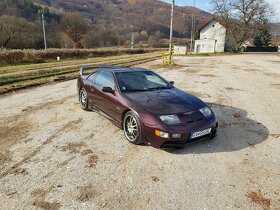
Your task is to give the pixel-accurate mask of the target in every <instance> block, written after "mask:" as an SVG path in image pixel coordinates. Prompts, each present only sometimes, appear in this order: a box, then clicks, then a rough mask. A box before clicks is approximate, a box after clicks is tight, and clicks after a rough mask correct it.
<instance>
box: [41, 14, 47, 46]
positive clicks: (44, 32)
mask: <svg viewBox="0 0 280 210" xmlns="http://www.w3.org/2000/svg"><path fill="white" fill-rule="evenodd" d="M42 25H43V34H44V44H45V50H46V49H47V38H46V30H45V17H44V14H42Z"/></svg>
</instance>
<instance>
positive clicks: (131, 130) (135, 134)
mask: <svg viewBox="0 0 280 210" xmlns="http://www.w3.org/2000/svg"><path fill="white" fill-rule="evenodd" d="M123 131H124V135H125V137H126V138H127V140H128V141H129V142H130V143H132V144H137V145H139V144H143V143H144V138H143V132H142V127H141V123H140V120H139V118H138V116H137V115H136V114H135V113H134V112H132V111H129V112H127V113H126V114H125V116H124V118H123Z"/></svg>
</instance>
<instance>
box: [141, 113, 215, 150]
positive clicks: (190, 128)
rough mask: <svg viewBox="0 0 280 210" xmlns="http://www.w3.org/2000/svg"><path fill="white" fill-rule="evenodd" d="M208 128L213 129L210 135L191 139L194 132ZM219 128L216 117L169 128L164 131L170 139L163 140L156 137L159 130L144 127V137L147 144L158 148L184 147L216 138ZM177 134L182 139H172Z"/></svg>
mask: <svg viewBox="0 0 280 210" xmlns="http://www.w3.org/2000/svg"><path fill="white" fill-rule="evenodd" d="M208 128H211V133H210V134H207V135H205V136H201V137H197V138H194V139H191V134H192V133H193V132H196V131H202V130H205V129H208ZM217 128H218V123H217V121H216V118H215V116H213V117H211V118H209V119H205V120H203V121H201V122H199V123H196V124H192V125H181V126H173V127H167V129H166V130H163V131H164V132H167V133H169V138H162V137H159V136H156V135H155V130H156V129H157V128H154V127H149V126H145V125H144V135H145V137H146V140H147V143H148V144H149V145H151V146H154V147H156V148H165V147H183V146H184V145H186V144H188V143H192V142H197V141H202V140H206V139H211V138H214V137H215V136H216V134H217ZM175 133H180V134H181V135H182V137H181V138H180V139H173V138H171V136H172V134H175Z"/></svg>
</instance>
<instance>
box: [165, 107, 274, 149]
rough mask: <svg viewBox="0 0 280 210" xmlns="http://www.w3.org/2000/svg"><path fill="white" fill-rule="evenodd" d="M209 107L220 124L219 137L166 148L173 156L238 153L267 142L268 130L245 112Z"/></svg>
mask: <svg viewBox="0 0 280 210" xmlns="http://www.w3.org/2000/svg"><path fill="white" fill-rule="evenodd" d="M208 105H209V106H210V107H211V108H212V110H213V111H214V112H215V114H216V117H217V119H218V122H219V128H218V133H217V136H216V137H215V138H214V139H211V140H208V139H207V140H203V141H199V142H193V143H190V144H186V145H185V147H184V148H183V149H176V148H171V147H170V148H165V149H163V150H164V151H166V152H169V153H173V154H189V153H194V154H200V153H217V152H231V151H238V150H241V149H244V148H248V147H254V146H255V145H257V144H259V143H261V142H263V141H265V140H266V139H267V137H268V135H269V131H268V129H267V128H266V127H265V126H264V125H263V124H261V123H259V122H256V121H254V120H252V119H250V118H248V113H247V112H246V111H245V110H242V109H238V108H235V107H232V106H225V105H220V104H211V103H208Z"/></svg>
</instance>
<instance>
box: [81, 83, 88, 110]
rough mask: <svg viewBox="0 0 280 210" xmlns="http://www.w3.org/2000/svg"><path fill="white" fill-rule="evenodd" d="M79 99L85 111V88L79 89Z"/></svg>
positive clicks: (86, 98) (86, 100)
mask: <svg viewBox="0 0 280 210" xmlns="http://www.w3.org/2000/svg"><path fill="white" fill-rule="evenodd" d="M79 99H80V106H81V108H82V109H83V110H85V111H88V96H87V91H86V90H85V88H81V89H80V93H79Z"/></svg>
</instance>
